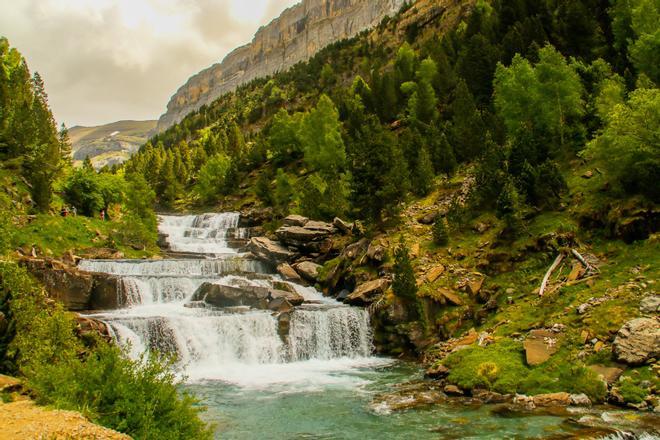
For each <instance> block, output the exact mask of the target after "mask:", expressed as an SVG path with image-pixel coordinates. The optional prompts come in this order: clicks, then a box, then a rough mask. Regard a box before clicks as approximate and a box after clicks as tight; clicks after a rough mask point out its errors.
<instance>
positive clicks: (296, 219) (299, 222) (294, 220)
mask: <svg viewBox="0 0 660 440" xmlns="http://www.w3.org/2000/svg"><path fill="white" fill-rule="evenodd" d="M307 222H309V219H308V218H307V217H303V216H302V215H295V214H292V215H290V216H288V217H286V218H285V219H284V220H282V223H283V224H285V225H286V226H305V224H307Z"/></svg>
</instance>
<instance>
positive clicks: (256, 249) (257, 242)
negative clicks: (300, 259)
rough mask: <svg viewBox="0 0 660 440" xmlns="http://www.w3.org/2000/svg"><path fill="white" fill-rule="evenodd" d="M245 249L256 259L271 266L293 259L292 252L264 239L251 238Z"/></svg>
mask: <svg viewBox="0 0 660 440" xmlns="http://www.w3.org/2000/svg"><path fill="white" fill-rule="evenodd" d="M247 249H248V251H250V252H252V254H253V255H254V256H255V257H257V258H258V259H260V260H262V261H266V262H268V263H271V264H280V263H284V262H288V261H291V260H293V258H295V254H294V253H293V252H291V251H290V250H288V249H287V248H285V247H284V246H282V245H281V244H279V243H277V242H275V241H273V240H270V239H268V238H266V237H253V238H251V239H250V243H248V245H247Z"/></svg>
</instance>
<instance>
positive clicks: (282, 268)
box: [277, 263, 302, 283]
mask: <svg viewBox="0 0 660 440" xmlns="http://www.w3.org/2000/svg"><path fill="white" fill-rule="evenodd" d="M277 273H279V274H280V276H281V277H282V278H284V279H285V280H287V281H293V282H294V283H297V282H301V281H302V278H300V275H298V272H296V271H295V269H294V268H293V267H291V265H289V264H288V263H282V264H279V265H278V266H277Z"/></svg>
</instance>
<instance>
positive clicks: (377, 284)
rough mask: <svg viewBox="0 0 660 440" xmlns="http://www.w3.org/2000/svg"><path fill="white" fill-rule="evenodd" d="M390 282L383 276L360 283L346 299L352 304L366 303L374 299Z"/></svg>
mask: <svg viewBox="0 0 660 440" xmlns="http://www.w3.org/2000/svg"><path fill="white" fill-rule="evenodd" d="M389 286H390V282H389V281H388V280H386V279H384V278H380V279H377V280H373V281H368V282H366V283H363V284H360V285H359V286H358V287H357V288H356V289H355V290H354V291H353V293H351V294H350V295H348V297H346V301H345V302H347V303H349V304H354V305H362V306H364V305H367V304H370V303H372V302H373V301H375V300H376V297H377V296H378V295H380V294H382V293H383V292H385V291H386V290H387V288H388V287H389Z"/></svg>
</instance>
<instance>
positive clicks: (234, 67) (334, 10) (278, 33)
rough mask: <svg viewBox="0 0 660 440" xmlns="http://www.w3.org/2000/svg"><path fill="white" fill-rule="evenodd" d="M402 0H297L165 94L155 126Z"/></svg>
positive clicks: (350, 32) (371, 20) (347, 33)
mask: <svg viewBox="0 0 660 440" xmlns="http://www.w3.org/2000/svg"><path fill="white" fill-rule="evenodd" d="M403 3H404V0H373V1H365V0H303V1H302V2H301V3H299V4H297V5H295V6H293V7H291V8H289V9H286V10H285V11H284V12H283V13H282V14H281V15H280V16H279V17H278V18H276V19H274V20H273V21H272V22H270V24H268V25H266V26H264V27H261V28H260V29H259V30H258V31H257V33H256V34H255V36H254V38H253V40H252V42H251V43H249V44H247V45H245V46H241V47H239V48H237V49H235V50H234V51H233V52H231V53H230V54H229V55H227V56H226V57H225V59H224V60H223V61H222V62H221V63H218V64H215V65H213V66H211V67H209V68H208V69H206V70H203V71H202V72H200V73H198V74H196V75H195V76H193V77H191V78H190V79H189V80H188V82H187V83H186V84H185V85H184V86H183V87H181V88H180V89H179V90H178V91H177V92H176V93H175V94H174V96H173V97H172V98H171V99H170V102H169V104H168V105H167V112H166V113H165V114H163V115H162V116H161V117H160V120H159V121H158V126H157V129H158V131H163V130H166V129H167V128H169V127H170V126H172V125H174V124H176V123H178V122H180V121H181V120H182V119H183V118H184V117H185V116H186V115H188V114H189V113H191V112H193V111H195V110H197V109H199V108H200V107H202V106H203V105H205V104H209V103H211V102H213V101H214V100H216V99H217V98H219V97H220V96H222V95H223V94H225V93H228V92H231V91H233V90H234V89H235V88H236V87H238V86H240V85H242V84H245V83H247V82H249V81H251V80H253V79H255V78H260V77H264V76H268V75H271V74H274V73H276V72H279V71H283V70H286V69H288V68H289V67H291V66H293V65H294V64H296V63H298V62H300V61H305V60H307V59H309V58H311V57H312V56H314V54H316V53H317V52H318V51H319V50H321V49H323V48H324V47H326V46H328V45H330V44H332V43H334V42H336V41H340V40H343V39H346V38H350V37H353V36H355V35H357V34H358V33H360V32H361V31H363V30H365V29H368V28H370V27H373V26H375V25H377V24H378V23H379V22H380V21H381V20H382V19H383V18H384V17H386V16H388V15H394V13H396V12H397V11H398V10H399V8H400V7H401V6H402V5H403Z"/></svg>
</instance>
